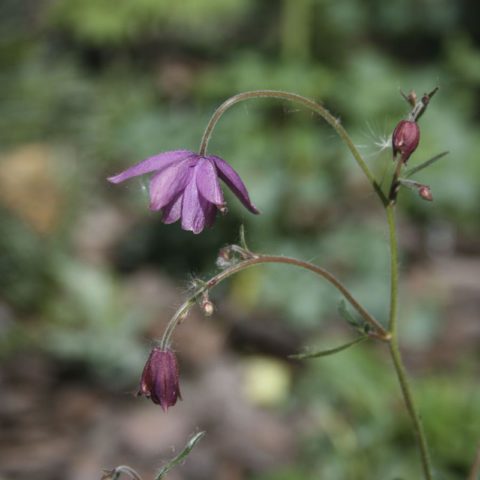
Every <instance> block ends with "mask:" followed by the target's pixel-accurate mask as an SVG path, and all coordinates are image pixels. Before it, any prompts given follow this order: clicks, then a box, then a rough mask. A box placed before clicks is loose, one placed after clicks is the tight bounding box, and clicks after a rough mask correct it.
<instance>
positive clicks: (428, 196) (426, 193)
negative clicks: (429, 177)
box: [418, 185, 433, 202]
mask: <svg viewBox="0 0 480 480" xmlns="http://www.w3.org/2000/svg"><path fill="white" fill-rule="evenodd" d="M418 194H419V195H420V196H421V197H422V198H423V199H424V200H427V201H429V202H431V201H433V195H432V191H431V190H430V187H429V186H428V185H422V186H421V187H420V188H419V189H418Z"/></svg>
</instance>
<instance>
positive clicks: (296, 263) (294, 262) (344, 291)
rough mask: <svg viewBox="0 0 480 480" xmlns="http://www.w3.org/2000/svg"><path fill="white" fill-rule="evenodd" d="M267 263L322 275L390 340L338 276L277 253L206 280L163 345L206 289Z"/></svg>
mask: <svg viewBox="0 0 480 480" xmlns="http://www.w3.org/2000/svg"><path fill="white" fill-rule="evenodd" d="M265 263H283V264H288V265H293V266H296V267H300V268H304V269H306V270H309V271H311V272H313V273H315V274H316V275H319V276H320V277H323V278H324V279H325V280H327V281H328V282H330V283H331V284H332V285H333V286H334V287H335V288H336V289H337V290H338V291H340V293H341V294H342V295H343V296H344V297H345V299H346V300H347V301H348V302H349V303H350V305H352V307H353V308H354V309H355V310H356V311H357V312H358V313H359V314H360V315H361V317H362V318H363V319H364V320H365V321H366V322H368V323H369V324H370V325H371V326H372V327H374V329H375V334H374V335H373V336H375V337H376V338H379V339H381V340H387V341H388V340H389V339H390V334H389V333H388V332H387V331H386V330H385V328H384V327H383V326H382V325H381V324H380V323H379V322H378V321H377V320H376V319H375V318H374V317H373V316H372V315H370V313H368V312H367V310H365V308H364V307H363V306H362V305H360V303H358V302H357V300H355V298H354V297H353V296H352V294H351V293H350V292H349V290H348V289H347V288H346V287H345V286H344V285H343V284H342V283H341V282H340V281H339V280H337V278H336V277H334V276H333V275H332V274H331V273H330V272H328V271H327V270H325V269H323V268H321V267H319V266H317V265H314V264H313V263H309V262H304V261H302V260H297V259H295V258H291V257H281V256H276V255H255V256H253V257H252V258H249V259H247V260H243V261H240V262H239V263H237V264H235V265H232V266H231V267H229V268H227V269H226V270H224V271H223V272H220V273H219V274H217V275H215V276H214V277H212V278H211V279H210V280H208V281H207V282H205V284H203V285H202V286H201V287H200V288H198V289H197V290H196V291H195V292H194V293H193V294H192V295H191V296H190V297H189V298H188V299H187V300H186V301H185V302H184V303H183V304H182V305H181V306H180V308H179V309H178V310H177V311H176V313H175V315H174V316H173V317H172V319H171V320H170V322H169V324H168V325H167V328H166V329H165V333H164V335H163V338H162V340H161V344H160V345H161V347H162V348H167V346H168V345H169V343H170V338H171V336H172V334H173V331H174V330H175V328H176V326H177V325H178V324H179V323H180V322H181V321H182V320H183V318H184V317H185V315H186V313H187V312H188V311H189V310H190V308H191V307H192V306H193V305H194V304H195V302H196V300H197V299H198V298H199V297H200V295H202V294H203V293H204V292H205V291H207V290H209V289H211V288H213V287H215V286H216V285H218V284H219V283H220V282H222V281H223V280H225V279H227V278H228V277H230V276H232V275H234V274H235V273H238V272H240V271H242V270H245V269H247V268H250V267H254V266H255V265H261V264H265Z"/></svg>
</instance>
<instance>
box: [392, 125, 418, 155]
mask: <svg viewBox="0 0 480 480" xmlns="http://www.w3.org/2000/svg"><path fill="white" fill-rule="evenodd" d="M419 141H420V129H419V128H418V125H417V123H416V122H413V121H411V120H402V121H400V122H399V123H398V125H397V126H396V127H395V130H394V131H393V135H392V147H393V156H395V155H397V153H400V155H401V158H402V161H403V163H407V160H408V159H409V158H410V155H411V154H412V153H413V152H414V151H415V149H416V148H417V146H418V142H419Z"/></svg>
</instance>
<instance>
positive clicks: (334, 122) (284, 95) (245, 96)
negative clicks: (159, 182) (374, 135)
mask: <svg viewBox="0 0 480 480" xmlns="http://www.w3.org/2000/svg"><path fill="white" fill-rule="evenodd" d="M251 98H278V99H281V100H287V101H289V102H293V103H299V104H301V105H303V106H304V107H306V108H308V109H309V110H313V111H314V112H315V113H317V114H318V115H320V116H321V117H322V118H323V119H324V120H325V121H326V122H327V123H328V124H329V125H330V126H332V127H333V129H334V130H335V131H336V132H337V134H338V135H339V136H340V138H341V139H342V140H343V142H344V143H345V144H346V145H347V147H348V148H349V150H350V151H351V152H352V155H353V158H354V159H355V161H356V162H357V164H358V166H359V167H360V169H361V170H362V171H363V173H364V174H365V176H366V177H367V178H368V180H369V182H370V183H371V184H372V186H373V188H374V190H375V192H376V194H377V195H378V197H379V199H380V201H381V202H382V204H383V205H384V206H385V207H386V206H387V205H388V199H387V197H386V195H385V194H384V193H383V191H382V189H381V187H380V185H379V184H378V182H377V180H376V179H375V177H374V176H373V173H372V172H371V171H370V169H369V168H368V165H367V164H366V162H365V160H364V159H363V157H362V155H361V154H360V152H359V151H358V149H357V147H355V145H354V143H353V141H352V139H351V138H350V136H349V135H348V133H347V131H346V130H345V129H344V128H343V127H342V125H341V124H340V122H339V120H338V119H337V118H335V117H334V116H333V115H332V114H331V113H330V112H329V111H328V110H327V109H326V108H324V107H322V105H320V104H319V103H317V102H315V101H313V100H310V99H309V98H306V97H303V96H301V95H297V94H296V93H290V92H284V91H281V90H253V91H250V92H244V93H239V94H238V95H234V96H233V97H230V98H229V99H228V100H226V101H225V102H223V103H222V104H221V105H220V106H219V107H218V108H217V109H216V110H215V112H214V113H213V115H212V117H211V118H210V121H209V122H208V125H207V127H206V129H205V132H204V133H203V137H202V141H201V143H200V149H199V154H200V155H202V156H204V155H205V153H206V151H207V148H208V142H209V141H210V138H211V136H212V133H213V130H214V128H215V125H216V124H217V122H218V121H219V120H220V117H221V116H222V115H223V114H224V113H225V112H226V111H227V110H228V109H229V108H230V107H232V106H233V105H235V104H236V103H238V102H242V101H244V100H249V99H251Z"/></svg>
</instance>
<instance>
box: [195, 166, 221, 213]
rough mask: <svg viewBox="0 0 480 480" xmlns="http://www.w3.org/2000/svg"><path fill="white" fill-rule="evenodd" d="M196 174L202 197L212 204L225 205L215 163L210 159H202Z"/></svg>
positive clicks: (196, 167)
mask: <svg viewBox="0 0 480 480" xmlns="http://www.w3.org/2000/svg"><path fill="white" fill-rule="evenodd" d="M195 174H196V178H197V188H198V191H199V192H200V195H201V196H202V197H203V198H204V199H205V200H207V201H209V202H210V203H213V204H215V205H218V206H222V205H224V204H225V200H224V199H223V192H222V189H221V188H220V183H219V181H218V174H217V169H216V168H215V166H214V164H213V162H212V161H211V160H209V159H208V158H201V159H200V160H199V162H198V163H197V165H196V166H195Z"/></svg>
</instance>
